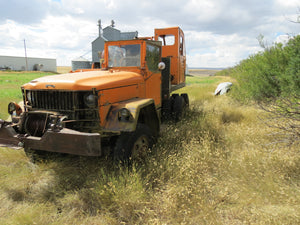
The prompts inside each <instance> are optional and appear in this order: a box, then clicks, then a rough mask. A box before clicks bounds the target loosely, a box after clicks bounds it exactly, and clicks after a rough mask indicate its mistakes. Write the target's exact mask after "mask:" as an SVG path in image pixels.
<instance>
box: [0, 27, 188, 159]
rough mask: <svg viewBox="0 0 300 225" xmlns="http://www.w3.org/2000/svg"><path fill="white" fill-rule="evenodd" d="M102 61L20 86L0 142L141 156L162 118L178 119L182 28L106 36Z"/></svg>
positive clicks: (35, 150) (40, 149)
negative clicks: (132, 36) (130, 36)
mask: <svg viewBox="0 0 300 225" xmlns="http://www.w3.org/2000/svg"><path fill="white" fill-rule="evenodd" d="M102 56H103V58H102V59H101V64H102V67H101V69H85V70H77V71H72V72H70V73H68V74H60V75H52V76H45V77H41V78H38V79H35V80H32V81H30V82H29V83H27V84H24V85H23V86H22V87H21V91H22V94H23V102H24V108H23V109H22V107H21V106H19V105H18V104H17V103H15V102H11V103H9V105H8V113H9V114H10V115H11V118H12V119H11V121H4V120H0V143H2V144H6V145H15V146H21V147H23V148H24V150H25V153H26V154H28V155H31V156H32V154H34V155H42V154H43V153H45V152H59V153H68V154H75V155H84V156H101V155H103V146H104V145H109V146H113V147H112V152H113V155H114V158H115V159H116V160H121V161H123V160H128V159H134V158H140V157H143V156H144V155H145V153H146V152H147V151H148V150H149V148H151V147H152V145H153V144H154V143H155V141H156V140H157V137H158V135H159V131H160V125H161V122H162V121H163V120H166V119H170V118H173V119H174V120H179V119H180V118H181V117H182V116H183V112H184V110H185V108H186V107H188V105H189V100H188V95H187V94H181V95H179V94H172V92H173V91H175V90H177V89H179V88H182V87H184V86H185V69H186V53H185V40H184V33H183V31H182V30H181V29H180V28H179V27H172V28H164V29H155V33H154V36H153V37H145V38H136V39H133V40H123V41H108V42H106V43H105V46H104V52H103V53H102Z"/></svg>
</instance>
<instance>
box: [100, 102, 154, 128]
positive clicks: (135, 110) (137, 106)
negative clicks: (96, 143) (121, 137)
mask: <svg viewBox="0 0 300 225" xmlns="http://www.w3.org/2000/svg"><path fill="white" fill-rule="evenodd" d="M149 105H153V106H154V100H153V99H138V98H136V99H131V100H128V101H124V102H120V103H117V104H113V105H112V106H111V108H110V111H109V113H108V115H107V117H106V123H105V126H104V128H103V131H104V132H123V131H125V132H132V131H135V129H136V126H137V123H138V119H139V114H140V111H141V109H143V108H145V107H147V106H149ZM123 108H126V109H128V110H129V112H130V114H131V115H130V118H129V119H128V120H121V119H120V117H119V111H120V110H121V109H123ZM155 116H157V115H155Z"/></svg>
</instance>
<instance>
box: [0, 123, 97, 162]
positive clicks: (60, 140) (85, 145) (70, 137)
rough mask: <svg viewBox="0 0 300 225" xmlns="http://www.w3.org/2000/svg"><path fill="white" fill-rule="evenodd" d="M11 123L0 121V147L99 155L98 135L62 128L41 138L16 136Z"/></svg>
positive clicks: (47, 132)
mask: <svg viewBox="0 0 300 225" xmlns="http://www.w3.org/2000/svg"><path fill="white" fill-rule="evenodd" d="M11 125H12V123H11V122H7V121H3V120H0V146H2V147H20V146H23V147H24V148H31V149H37V150H43V151H50V152H61V153H69V154H74V155H84V156H100V155H101V137H100V134H98V133H84V132H78V131H74V130H71V129H67V128H63V129H62V130H60V131H59V132H53V131H46V132H45V134H44V135H43V136H42V137H33V136H28V135H22V134H18V133H17V132H16V131H15V130H14V128H13V127H12V126H11Z"/></svg>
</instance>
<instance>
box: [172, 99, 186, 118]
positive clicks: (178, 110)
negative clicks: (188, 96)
mask: <svg viewBox="0 0 300 225" xmlns="http://www.w3.org/2000/svg"><path fill="white" fill-rule="evenodd" d="M184 105H185V102H184V98H183V97H182V96H179V95H178V96H176V97H175V99H174V103H173V117H174V120H175V121H176V122H178V121H179V120H181V119H182V115H183V111H184Z"/></svg>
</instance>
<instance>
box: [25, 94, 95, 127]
mask: <svg viewBox="0 0 300 225" xmlns="http://www.w3.org/2000/svg"><path fill="white" fill-rule="evenodd" d="M23 91H24V99H25V102H26V107H27V109H28V111H54V112H58V113H60V114H61V115H64V116H66V119H65V120H64V121H65V122H66V127H67V128H71V129H75V130H79V131H89V130H93V129H95V127H98V126H99V123H100V118H99V109H98V104H97V101H96V102H95V106H93V107H89V106H88V105H86V103H85V99H86V97H87V96H88V95H91V94H94V95H95V96H96V97H97V96H98V94H97V92H96V91H61V90H23Z"/></svg>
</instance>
